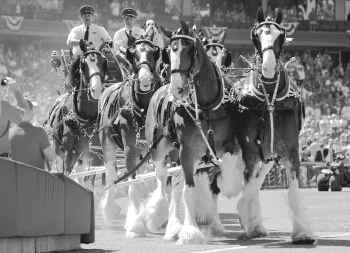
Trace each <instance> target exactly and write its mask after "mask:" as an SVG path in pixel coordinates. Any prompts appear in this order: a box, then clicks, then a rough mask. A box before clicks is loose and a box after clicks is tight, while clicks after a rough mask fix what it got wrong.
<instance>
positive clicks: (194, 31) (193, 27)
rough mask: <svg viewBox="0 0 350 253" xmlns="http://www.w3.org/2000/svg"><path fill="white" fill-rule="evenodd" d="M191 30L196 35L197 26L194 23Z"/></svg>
mask: <svg viewBox="0 0 350 253" xmlns="http://www.w3.org/2000/svg"><path fill="white" fill-rule="evenodd" d="M192 32H193V33H194V34H196V35H198V29H197V26H196V25H195V24H194V25H193V26H192Z"/></svg>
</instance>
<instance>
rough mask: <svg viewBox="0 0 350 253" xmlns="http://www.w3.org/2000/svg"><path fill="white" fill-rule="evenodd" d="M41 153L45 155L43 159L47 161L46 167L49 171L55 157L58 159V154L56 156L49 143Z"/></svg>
mask: <svg viewBox="0 0 350 253" xmlns="http://www.w3.org/2000/svg"><path fill="white" fill-rule="evenodd" d="M43 154H44V156H45V160H46V161H47V162H48V163H49V168H48V169H49V171H51V170H52V167H53V165H54V164H55V161H56V159H58V156H56V153H55V151H54V150H53V148H52V147H51V145H50V146H47V147H46V148H44V149H43Z"/></svg>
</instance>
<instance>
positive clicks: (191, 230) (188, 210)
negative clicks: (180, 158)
mask: <svg viewBox="0 0 350 253" xmlns="http://www.w3.org/2000/svg"><path fill="white" fill-rule="evenodd" d="M183 198H184V207H185V218H184V225H183V227H182V228H181V231H180V233H179V240H178V243H179V244H189V243H193V244H199V243H204V242H205V237H204V235H203V233H202V232H201V231H200V230H199V228H198V226H197V224H196V220H195V218H196V207H195V199H196V193H195V189H194V187H190V186H188V185H186V184H185V185H184V189H183Z"/></svg>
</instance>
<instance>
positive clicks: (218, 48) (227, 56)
mask: <svg viewBox="0 0 350 253" xmlns="http://www.w3.org/2000/svg"><path fill="white" fill-rule="evenodd" d="M204 46H205V49H206V51H207V55H208V56H209V58H210V60H211V61H212V62H214V63H215V64H216V65H217V66H218V67H226V68H227V67H229V66H230V65H231V63H232V56H231V52H230V51H229V50H228V49H227V48H225V46H224V45H223V44H222V42H220V41H218V40H215V39H212V40H209V41H208V42H207V43H206V44H205V45H204Z"/></svg>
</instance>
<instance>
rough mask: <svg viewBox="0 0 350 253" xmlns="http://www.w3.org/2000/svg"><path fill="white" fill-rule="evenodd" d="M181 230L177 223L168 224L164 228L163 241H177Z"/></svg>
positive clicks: (179, 224)
mask: <svg viewBox="0 0 350 253" xmlns="http://www.w3.org/2000/svg"><path fill="white" fill-rule="evenodd" d="M181 229H182V225H181V223H180V222H178V221H176V222H172V223H168V225H167V227H166V231H165V235H164V237H163V238H164V240H166V241H176V240H177V239H179V233H180V231H181Z"/></svg>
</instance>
